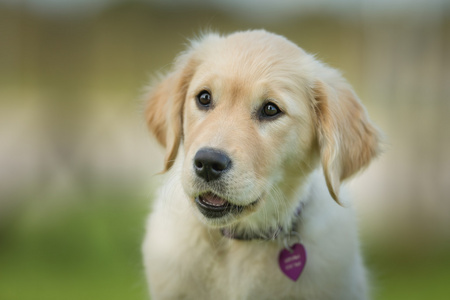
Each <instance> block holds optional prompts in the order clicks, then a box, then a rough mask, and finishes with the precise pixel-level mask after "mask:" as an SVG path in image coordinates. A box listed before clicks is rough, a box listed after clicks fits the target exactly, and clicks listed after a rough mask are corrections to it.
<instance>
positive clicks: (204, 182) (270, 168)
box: [146, 31, 378, 227]
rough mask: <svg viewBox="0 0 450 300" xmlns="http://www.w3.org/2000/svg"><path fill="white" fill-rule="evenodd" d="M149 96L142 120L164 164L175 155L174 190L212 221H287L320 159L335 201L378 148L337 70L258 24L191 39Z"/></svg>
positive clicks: (223, 223) (213, 223) (214, 223)
mask: <svg viewBox="0 0 450 300" xmlns="http://www.w3.org/2000/svg"><path fill="white" fill-rule="evenodd" d="M149 98H150V99H149V101H148V105H147V109H146V118H147V123H148V126H149V128H150V130H151V131H152V132H153V133H154V134H155V136H156V138H157V139H158V141H159V142H160V143H161V144H162V145H163V146H165V147H166V149H167V155H166V158H165V168H166V170H167V169H169V168H171V166H172V164H173V162H174V160H175V159H181V160H182V161H183V162H182V170H181V172H182V184H183V188H184V190H185V192H186V194H187V195H188V197H189V198H190V199H191V202H192V204H193V205H194V206H195V207H196V210H197V211H198V212H199V216H201V218H202V220H203V221H204V222H206V223H207V224H208V225H211V226H219V227H222V226H227V225H230V224H236V223H240V222H241V223H242V222H243V223H245V222H246V220H252V222H250V223H251V224H257V223H258V220H263V221H262V222H264V223H265V224H266V226H272V227H273V226H279V224H280V223H281V224H282V223H283V220H287V222H289V216H288V214H289V213H290V212H291V214H292V211H294V212H295V206H297V205H298V199H295V197H296V195H297V194H298V192H299V189H300V188H301V187H302V186H303V184H304V183H305V182H307V179H308V175H309V174H310V173H311V172H312V171H313V170H314V169H316V168H317V167H318V166H319V164H320V163H321V164H322V167H323V171H324V174H325V177H326V182H327V186H328V189H329V191H330V194H331V196H332V197H333V198H334V199H335V200H336V201H338V195H339V186H340V183H341V182H342V181H343V180H345V179H346V178H348V177H350V176H351V175H353V174H354V173H356V172H357V171H358V170H359V169H361V168H363V167H364V166H366V165H367V164H368V163H369V161H370V160H371V159H372V157H374V156H375V155H376V153H377V149H378V134H377V132H376V130H375V129H374V128H373V126H372V125H371V124H370V122H369V120H368V118H367V116H366V113H365V111H364V109H363V107H362V106H361V104H360V103H359V101H358V99H357V97H356V96H355V94H354V93H353V91H352V90H351V88H350V87H349V86H348V85H347V84H346V82H345V81H344V79H343V78H342V77H341V76H340V74H339V73H338V72H337V71H335V70H333V69H331V68H329V67H327V66H325V65H323V64H322V63H320V62H318V61H317V60H315V59H314V57H313V56H311V55H309V54H307V53H305V52H304V51H303V50H302V49H300V48H299V47H297V46H296V45H295V44H293V43H291V42H289V41H288V40H286V39H285V38H283V37H280V36H277V35H274V34H270V33H267V32H265V31H249V32H239V33H235V34H232V35H229V36H226V37H221V36H218V35H213V34H211V35H207V36H205V37H204V38H202V39H201V40H200V41H197V42H193V43H192V45H191V46H190V48H189V49H188V50H187V51H186V52H184V53H183V54H181V55H180V57H179V58H178V60H177V61H176V63H175V66H174V69H173V72H172V73H170V74H169V75H168V76H167V77H166V78H165V79H163V80H162V82H161V83H160V84H159V85H157V86H156V87H155V88H154V89H153V91H152V93H151V95H150V97H149ZM180 146H181V147H183V150H184V151H182V152H180V153H183V155H184V157H179V158H177V157H176V156H177V153H178V148H179V147H180ZM255 226H260V225H255Z"/></svg>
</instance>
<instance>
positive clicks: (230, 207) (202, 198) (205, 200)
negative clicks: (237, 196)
mask: <svg viewBox="0 0 450 300" xmlns="http://www.w3.org/2000/svg"><path fill="white" fill-rule="evenodd" d="M256 202H258V200H256V201H254V202H253V203H250V204H249V205H236V204H233V203H230V202H229V201H227V200H226V199H224V198H222V197H220V196H218V195H216V194H214V193H211V192H207V193H204V194H201V195H199V196H197V197H196V198H195V204H196V205H197V208H198V209H199V210H200V212H201V213H202V214H203V215H204V216H205V217H207V218H211V219H217V218H221V217H224V216H226V215H228V214H233V215H237V214H240V213H241V212H242V211H243V210H244V209H245V208H246V207H249V206H253V205H255V204H256Z"/></svg>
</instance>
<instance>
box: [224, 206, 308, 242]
mask: <svg viewBox="0 0 450 300" xmlns="http://www.w3.org/2000/svg"><path fill="white" fill-rule="evenodd" d="M302 210H303V203H300V205H299V207H298V208H297V210H296V211H295V215H294V220H293V222H292V225H291V228H290V229H289V231H288V232H286V233H289V232H291V231H292V230H293V229H294V228H296V227H297V225H298V222H299V216H300V213H301V212H302ZM220 232H221V233H222V235H223V236H224V237H226V238H229V239H233V240H238V241H252V240H263V241H274V240H276V239H277V237H278V236H279V235H280V234H281V233H283V232H284V230H283V228H282V227H281V226H278V227H277V228H274V229H272V228H271V229H270V230H268V231H267V232H263V233H259V234H253V235H252V234H245V233H244V234H237V233H236V232H234V231H233V230H230V229H228V228H222V229H221V230H220Z"/></svg>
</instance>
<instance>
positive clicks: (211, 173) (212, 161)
mask: <svg viewBox="0 0 450 300" xmlns="http://www.w3.org/2000/svg"><path fill="white" fill-rule="evenodd" d="M230 166H231V160H230V158H229V157H228V155H226V154H225V153H223V152H221V151H219V150H216V149H212V148H202V149H200V150H198V152H197V153H196V154H195V157H194V170H195V173H196V174H197V175H198V176H199V177H201V178H203V179H204V180H206V181H207V182H209V181H212V180H216V179H218V178H219V177H220V176H221V175H222V174H223V173H225V172H226V171H228V169H229V168H230Z"/></svg>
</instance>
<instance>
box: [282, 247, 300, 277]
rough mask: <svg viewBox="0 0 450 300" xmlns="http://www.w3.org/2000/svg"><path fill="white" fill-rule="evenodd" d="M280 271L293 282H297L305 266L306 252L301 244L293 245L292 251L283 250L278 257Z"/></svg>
mask: <svg viewBox="0 0 450 300" xmlns="http://www.w3.org/2000/svg"><path fill="white" fill-rule="evenodd" d="M278 264H279V265H280V269H281V271H283V273H284V274H285V275H286V276H287V277H289V278H290V279H291V280H293V281H297V279H298V278H299V277H300V275H301V274H302V272H303V268H304V267H305V264H306V250H305V247H304V246H303V245H302V244H294V245H293V246H292V250H291V251H289V250H288V249H283V250H281V252H280V255H279V257H278Z"/></svg>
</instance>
